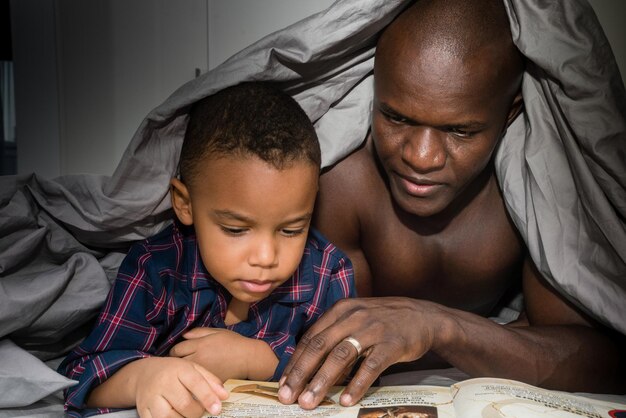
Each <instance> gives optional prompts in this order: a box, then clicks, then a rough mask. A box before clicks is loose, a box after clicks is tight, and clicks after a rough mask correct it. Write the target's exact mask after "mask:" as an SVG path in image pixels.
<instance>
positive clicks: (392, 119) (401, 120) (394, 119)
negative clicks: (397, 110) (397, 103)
mask: <svg viewBox="0 0 626 418" xmlns="http://www.w3.org/2000/svg"><path fill="white" fill-rule="evenodd" d="M381 113H382V114H383V116H384V117H385V119H387V120H388V121H390V122H392V123H406V121H407V119H406V118H405V117H402V116H399V115H396V114H393V113H388V112H384V111H381Z"/></svg>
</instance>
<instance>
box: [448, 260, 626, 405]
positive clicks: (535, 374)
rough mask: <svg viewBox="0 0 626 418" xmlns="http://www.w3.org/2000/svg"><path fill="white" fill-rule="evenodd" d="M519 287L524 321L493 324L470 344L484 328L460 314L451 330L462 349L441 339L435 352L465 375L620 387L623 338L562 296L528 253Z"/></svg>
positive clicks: (596, 388)
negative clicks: (500, 325)
mask: <svg viewBox="0 0 626 418" xmlns="http://www.w3.org/2000/svg"><path fill="white" fill-rule="evenodd" d="M523 289H524V300H525V304H526V310H525V313H526V317H527V321H528V325H527V326H517V325H516V324H514V326H509V327H503V328H502V329H499V328H498V327H495V328H494V330H493V334H491V335H487V336H485V337H484V338H483V339H482V340H483V341H482V342H479V341H475V342H473V343H472V340H475V338H472V335H473V334H474V333H475V332H481V331H480V330H481V329H483V328H485V327H480V324H479V323H478V320H476V319H473V318H471V317H470V316H468V314H466V313H461V315H463V316H464V317H465V318H464V320H463V321H461V322H459V325H460V326H459V327H458V329H457V327H453V328H452V329H451V332H452V333H453V334H459V336H463V335H465V337H464V338H466V339H468V340H469V341H468V343H465V344H462V346H464V347H465V348H464V349H463V350H462V352H460V351H461V350H458V349H456V348H455V347H454V346H453V345H452V344H445V347H444V348H443V350H442V352H441V353H440V354H442V355H443V356H444V357H445V358H447V359H451V358H453V359H454V365H455V366H456V367H458V368H460V369H462V370H464V371H465V372H467V373H468V374H470V375H492V376H499V377H508V378H511V379H516V380H521V381H524V382H528V383H531V384H535V385H539V386H542V387H546V388H552V389H559V390H566V391H586V392H613V393H615V392H617V391H624V390H626V380H625V379H624V377H623V376H624V364H623V360H622V356H620V344H623V342H622V343H620V341H619V340H620V339H621V338H622V337H620V336H619V334H618V333H616V332H612V331H610V330H607V329H605V328H603V327H602V326H600V325H599V324H597V323H596V322H595V321H593V320H592V319H590V318H588V317H587V316H586V315H584V314H583V313H582V312H581V311H580V310H579V309H578V308H576V307H575V306H574V305H573V304H572V303H571V302H569V301H567V300H566V299H565V298H564V297H563V296H562V295H560V294H559V293H558V292H557V291H556V290H555V289H554V288H552V287H551V286H550V285H549V284H548V283H547V282H546V280H545V279H544V278H543V277H542V276H541V274H540V273H539V272H538V270H537V269H536V267H535V266H534V264H533V262H532V261H531V260H530V258H529V257H527V259H526V260H525V263H524V270H523ZM480 320H481V321H482V318H480ZM503 338H505V339H503ZM456 341H458V339H456V338H455V340H453V342H456ZM481 345H482V346H481ZM622 348H623V347H622Z"/></svg>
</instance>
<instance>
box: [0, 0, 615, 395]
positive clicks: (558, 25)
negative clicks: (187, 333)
mask: <svg viewBox="0 0 626 418" xmlns="http://www.w3.org/2000/svg"><path fill="white" fill-rule="evenodd" d="M504 3H505V6H506V9H507V13H508V15H509V18H510V22H511V29H512V34H513V40H514V42H515V44H516V45H517V47H518V48H519V49H520V51H521V52H522V53H523V54H524V55H525V56H526V58H527V59H528V66H527V71H526V73H525V75H524V79H523V86H522V89H523V95H524V102H525V112H524V113H523V114H522V115H521V116H520V117H518V118H517V120H516V121H515V122H514V123H513V124H512V125H511V126H510V127H509V129H508V130H507V133H506V135H505V137H504V138H503V140H502V142H501V144H500V146H499V148H498V150H497V154H496V169H497V176H498V180H499V182H500V185H501V187H502V189H503V192H504V193H503V194H504V199H505V202H506V207H507V209H508V210H509V212H510V214H511V217H512V219H513V221H514V223H515V225H516V226H517V228H518V229H519V231H520V233H521V236H522V237H523V239H524V240H525V241H526V243H527V245H528V248H529V251H530V254H531V256H532V258H533V260H534V262H535V263H536V265H537V267H538V268H539V270H540V271H541V272H542V273H543V275H544V276H545V277H546V279H547V280H548V281H549V282H550V283H551V284H552V285H553V286H554V287H555V288H556V289H557V290H558V291H559V292H561V293H562V294H563V295H565V296H566V297H567V298H568V299H569V300H570V301H572V302H573V303H574V304H576V305H577V306H579V307H581V308H582V309H583V310H584V311H585V312H587V313H589V314H590V315H591V316H593V317H594V318H596V319H597V320H599V321H601V322H602V323H604V324H606V325H608V326H610V327H612V328H615V329H617V330H618V331H620V332H622V333H626V230H625V223H624V219H625V218H626V193H625V189H626V187H625V186H626V170H624V168H625V167H626V164H625V163H626V133H625V126H624V124H625V119H626V118H625V109H626V106H625V97H626V95H625V91H624V85H623V83H622V80H621V78H620V74H619V71H618V69H617V66H616V64H615V61H614V58H613V55H612V52H611V50H610V47H609V45H608V42H607V40H606V38H605V36H604V34H603V32H602V30H601V28H600V26H599V24H598V22H597V19H596V17H595V15H594V13H593V11H592V9H591V7H590V6H589V5H588V4H587V3H585V2H584V0H576V1H574V0H568V1H567V2H554V1H553V0H532V1H530V0H504ZM407 4H408V1H407V0H339V1H337V2H336V3H335V4H333V5H332V6H331V7H330V8H329V9H327V10H324V11H322V12H320V13H318V14H315V15H313V16H310V17H309V18H307V19H304V20H302V21H300V22H298V23H296V24H294V25H292V26H290V27H287V28H285V29H283V30H281V31H278V32H275V33H273V34H271V35H269V36H267V37H265V38H263V39H262V40H260V41H258V42H256V43H255V44H253V45H251V46H250V47H248V48H246V49H244V50H243V51H241V52H239V53H238V54H236V55H234V56H233V57H231V58H230V59H229V60H227V61H226V62H224V63H223V64H222V65H220V66H219V67H217V68H215V69H214V70H212V71H210V72H208V73H206V74H204V75H202V76H200V77H198V78H197V79H195V80H193V81H191V82H189V83H187V84H185V85H183V86H182V87H181V88H180V89H178V90H177V91H176V92H175V93H174V94H172V95H171V96H170V97H169V98H168V99H167V100H166V101H165V102H164V103H163V104H161V105H160V106H158V107H157V108H155V109H154V110H153V111H152V112H150V114H149V115H148V116H147V117H146V118H145V120H144V121H143V122H142V124H141V126H140V127H139V129H138V131H137V133H136V134H135V135H134V137H133V138H132V140H131V142H130V144H129V146H128V148H127V150H126V152H125V153H124V155H123V157H122V160H121V162H120V163H119V166H118V167H117V169H116V171H115V172H114V174H113V176H111V177H108V176H100V175H72V176H62V177H59V178H56V179H53V180H46V179H42V178H39V177H37V176H36V175H28V176H9V177H1V178H0V339H3V340H10V341H11V343H6V344H0V370H4V369H5V365H3V362H6V361H8V360H7V359H9V358H14V357H11V356H7V355H6V353H7V351H3V350H13V351H15V350H28V352H29V353H32V354H34V355H35V356H36V357H37V358H39V359H41V360H48V359H51V358H54V357H58V356H59V355H61V354H62V353H64V352H65V351H66V350H67V349H68V348H70V347H71V346H73V345H74V344H76V342H77V341H78V339H80V338H81V337H83V336H84V333H85V329H86V328H88V327H89V322H88V321H89V319H91V318H93V316H94V315H95V314H96V313H97V311H98V309H99V307H100V305H101V304H102V302H103V301H104V298H105V296H106V293H107V291H108V289H109V287H110V283H111V282H112V280H113V279H114V277H115V272H116V269H117V266H118V265H119V263H120V262H121V259H122V258H123V255H124V252H125V250H126V249H127V247H128V245H129V243H130V242H132V241H134V240H137V239H141V238H145V237H147V236H150V235H153V234H154V233H156V232H157V231H158V230H160V229H161V228H162V227H163V226H164V225H165V223H166V222H168V221H169V219H171V216H172V213H171V209H170V202H169V196H168V181H169V179H170V178H171V177H172V176H173V175H174V174H175V172H176V166H177V161H178V156H179V152H180V146H181V143H182V139H183V135H184V131H185V127H186V123H187V112H188V109H189V106H190V105H191V104H192V103H194V102H195V101H197V100H198V99H200V98H203V97H205V96H207V95H210V94H212V93H214V92H215V91H217V90H219V89H221V88H224V87H227V86H230V85H233V84H236V83H239V82H242V81H250V80H273V81H277V82H279V83H280V86H281V87H282V88H284V89H285V90H286V91H287V92H289V93H290V94H292V95H293V96H294V97H295V98H296V100H297V101H298V102H299V103H300V105H301V106H302V107H303V108H304V110H305V111H306V113H307V114H308V115H309V117H310V118H311V120H312V121H314V123H315V127H316V129H317V132H318V135H319V138H320V141H321V147H322V164H323V165H324V166H328V165H331V164H333V163H335V162H336V161H338V160H339V159H340V158H342V157H343V156H345V155H347V154H348V153H349V152H350V151H352V150H353V149H355V148H356V147H357V146H359V145H360V144H361V143H362V141H363V140H364V138H365V136H366V134H367V130H368V127H369V120H370V112H371V103H372V87H373V86H372V83H373V78H372V68H373V59H374V51H375V44H376V39H377V37H378V35H379V33H380V31H381V30H382V29H383V28H384V27H385V26H386V25H387V24H388V23H389V22H390V21H391V20H392V19H393V18H394V17H395V16H396V15H397V14H398V13H400V12H401V11H402V10H403V8H404V7H406V5H407ZM16 344H17V345H16ZM18 346H19V347H20V348H18ZM3 353H4V354H3ZM13 354H15V353H13ZM18 354H19V353H18ZM24 354H26V353H24ZM33 358H34V357H33ZM9 369H11V370H13V369H14V368H8V367H6V370H9ZM28 372H29V370H28V368H25V369H24V370H23V372H22V374H27V373H28ZM35 373H36V372H35V371H33V374H35ZM34 378H35V377H34ZM11 380H12V377H11V376H8V377H7V376H3V375H2V374H0V407H6V406H19V405H27V404H28V403H29V402H34V401H36V400H37V399H39V397H41V396H44V395H41V394H39V393H38V392H37V391H36V390H33V389H32V388H31V389H29V390H28V391H26V390H25V391H24V393H23V398H22V399H21V400H20V402H21V403H17V402H18V401H17V400H16V398H15V394H13V395H12V397H11V398H8V397H6V396H4V395H3V394H4V393H7V392H6V391H4V390H2V388H3V387H5V386H6V387H8V384H9V382H10V381H11ZM60 381H61V384H64V385H67V384H68V383H67V382H65V381H63V380H62V379H60ZM38 396H39V397H38Z"/></svg>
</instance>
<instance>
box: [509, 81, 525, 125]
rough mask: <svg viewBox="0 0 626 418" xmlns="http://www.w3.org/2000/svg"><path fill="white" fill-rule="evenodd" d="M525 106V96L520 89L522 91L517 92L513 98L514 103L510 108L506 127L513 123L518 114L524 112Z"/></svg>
mask: <svg viewBox="0 0 626 418" xmlns="http://www.w3.org/2000/svg"><path fill="white" fill-rule="evenodd" d="M523 108H524V98H523V97H522V90H521V89H520V91H518V92H517V95H516V96H515V98H514V99H513V103H512V104H511V108H510V109H509V115H508V116H507V118H506V127H505V128H507V127H508V126H509V125H510V124H511V123H513V121H514V120H515V118H516V117H517V115H519V114H520V113H521V112H522V109H523Z"/></svg>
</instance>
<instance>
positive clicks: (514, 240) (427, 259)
mask: <svg viewBox="0 0 626 418" xmlns="http://www.w3.org/2000/svg"><path fill="white" fill-rule="evenodd" d="M390 215H391V214H388V215H387V216H382V217H381V218H382V219H386V220H387V222H385V223H384V224H383V223H377V224H375V225H370V226H369V227H367V228H364V230H366V231H368V233H367V236H363V237H362V249H363V251H364V255H365V258H366V259H367V260H368V264H369V267H370V272H371V277H372V283H371V289H372V293H373V296H407V297H412V298H419V299H428V300H432V301H435V302H439V303H442V304H444V305H447V306H451V307H456V308H460V309H464V310H469V311H473V312H477V313H487V312H488V311H490V310H491V308H492V307H493V305H494V304H496V303H497V301H498V300H499V299H500V298H501V296H502V295H503V294H504V293H505V292H506V291H507V290H508V289H509V288H510V287H511V286H512V285H513V284H514V283H517V282H519V280H520V278H521V265H522V254H523V247H522V244H521V242H520V240H519V238H518V235H517V234H516V233H515V230H514V228H513V226H512V225H511V223H510V222H509V220H508V218H507V216H506V213H505V212H504V208H502V212H501V213H498V212H496V213H493V212H492V213H490V214H489V216H488V217H486V218H485V221H484V222H481V221H480V219H478V220H474V221H471V222H470V221H468V222H465V223H462V224H461V225H460V226H457V227H454V228H449V229H445V230H443V231H434V232H433V231H424V230H419V229H417V228H411V227H410V226H407V225H406V224H405V223H402V222H401V221H400V220H399V219H397V217H395V216H390ZM487 219H488V221H487Z"/></svg>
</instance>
